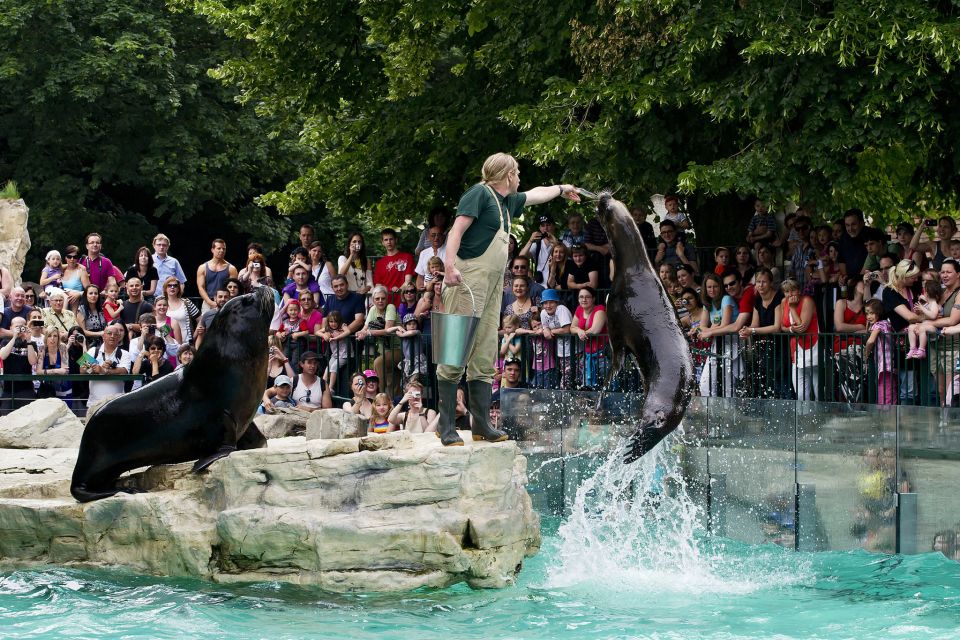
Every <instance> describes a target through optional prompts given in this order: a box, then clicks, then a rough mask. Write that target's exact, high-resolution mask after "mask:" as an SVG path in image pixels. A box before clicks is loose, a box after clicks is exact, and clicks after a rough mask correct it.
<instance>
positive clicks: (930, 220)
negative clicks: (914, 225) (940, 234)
mask: <svg viewBox="0 0 960 640" xmlns="http://www.w3.org/2000/svg"><path fill="white" fill-rule="evenodd" d="M923 226H925V227H935V226H937V221H936V220H934V219H933V218H927V219H926V220H924V221H923Z"/></svg>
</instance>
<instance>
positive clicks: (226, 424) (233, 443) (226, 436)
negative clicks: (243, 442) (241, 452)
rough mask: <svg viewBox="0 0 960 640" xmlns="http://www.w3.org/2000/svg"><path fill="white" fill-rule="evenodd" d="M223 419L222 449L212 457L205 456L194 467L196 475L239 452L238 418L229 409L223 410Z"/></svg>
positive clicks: (211, 455) (212, 454)
mask: <svg viewBox="0 0 960 640" xmlns="http://www.w3.org/2000/svg"><path fill="white" fill-rule="evenodd" d="M221 418H222V419H223V444H221V445H220V448H219V449H217V450H216V451H214V452H213V453H211V454H210V455H208V456H204V457H202V458H200V459H199V460H197V461H196V462H195V463H194V465H193V472H194V473H199V472H201V471H203V470H204V469H206V468H207V467H209V466H210V465H211V464H213V463H214V462H216V461H217V460H219V459H220V458H226V457H227V456H228V455H230V454H231V453H233V452H234V451H236V450H237V437H236V433H237V426H238V422H237V418H236V416H234V415H233V413H232V412H231V411H230V410H229V409H224V410H223V415H222V416H221Z"/></svg>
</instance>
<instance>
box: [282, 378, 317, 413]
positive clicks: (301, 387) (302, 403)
mask: <svg viewBox="0 0 960 640" xmlns="http://www.w3.org/2000/svg"><path fill="white" fill-rule="evenodd" d="M324 386H325V385H324V383H323V378H321V377H320V376H317V379H316V380H314V382H313V384H312V385H308V384H307V383H306V382H305V381H304V380H303V378H302V377H300V376H297V386H296V387H294V388H293V392H292V393H291V394H290V397H291V398H293V400H294V402H296V403H297V406H298V407H310V408H311V409H319V408H320V407H321V406H322V404H321V403H322V402H323V390H324ZM308 398H309V400H308Z"/></svg>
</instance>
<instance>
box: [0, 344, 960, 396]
mask: <svg viewBox="0 0 960 640" xmlns="http://www.w3.org/2000/svg"><path fill="white" fill-rule="evenodd" d="M867 339H868V335H867V334H865V333H856V334H853V333H828V332H823V333H819V334H817V335H815V336H814V335H806V334H804V335H798V334H790V333H777V334H767V335H763V336H760V335H757V336H752V337H749V338H745V339H744V338H740V337H739V336H738V335H736V334H731V335H725V336H716V337H715V338H713V339H712V340H709V341H693V342H692V343H691V345H690V346H691V354H692V357H693V361H694V369H695V377H696V391H697V393H698V395H701V396H708V397H727V398H768V399H778V400H818V401H822V402H846V403H865V404H881V405H894V404H898V405H917V406H958V405H960V336H943V335H937V334H929V335H928V341H929V342H928V349H927V353H926V357H924V358H922V359H910V358H907V357H906V356H907V353H908V351H909V339H908V336H907V335H906V334H900V333H896V334H894V333H891V334H883V335H882V336H881V337H880V339H879V340H878V341H877V343H876V344H875V345H874V346H873V347H872V348H871V349H869V350H868V348H867ZM519 343H520V346H519V349H518V350H517V352H516V354H515V355H514V356H512V357H514V358H515V359H517V360H519V364H520V371H521V382H522V384H523V386H525V387H527V388H533V389H561V390H584V389H586V390H595V389H599V388H600V387H602V386H603V384H604V381H605V379H606V376H607V373H608V371H609V367H610V363H611V358H610V355H611V354H610V345H609V343H608V342H607V338H606V336H603V335H601V336H598V337H595V338H591V339H590V340H588V341H587V342H586V343H585V342H583V341H581V340H580V339H578V338H577V337H576V336H570V335H568V336H561V337H556V338H554V339H551V340H547V339H545V338H543V337H542V336H538V335H530V334H528V335H522V336H519ZM284 351H285V354H286V356H287V357H288V358H289V359H290V361H291V363H297V362H298V361H299V356H300V354H301V353H303V352H305V351H315V352H317V353H319V354H321V355H322V357H323V361H322V363H321V364H322V367H321V375H325V376H327V379H328V380H329V379H330V376H331V373H334V372H335V373H336V375H335V379H334V381H333V384H332V386H331V392H332V393H333V394H334V395H336V396H341V397H344V398H350V397H352V396H353V390H352V389H351V378H352V377H353V375H355V374H357V373H362V372H364V371H368V370H371V371H374V372H376V374H377V377H378V378H379V379H380V390H381V391H384V392H387V393H389V394H390V395H391V396H398V395H400V394H401V393H402V387H403V385H404V383H405V382H406V381H407V380H408V379H409V378H410V377H411V376H416V377H417V378H418V379H419V381H420V382H421V383H423V384H424V385H425V386H426V388H427V389H426V396H427V401H428V404H431V405H433V402H432V400H433V399H434V398H435V397H436V395H435V382H436V370H435V369H436V368H435V365H434V364H433V358H432V345H431V336H430V334H429V333H424V334H421V335H420V336H419V337H414V338H407V339H400V338H396V337H392V336H391V337H376V338H374V337H368V338H366V339H364V340H357V339H355V338H352V337H351V338H348V339H347V341H346V345H345V347H341V348H337V346H336V345H331V344H329V343H326V342H325V341H323V340H321V339H320V338H317V337H308V338H302V339H299V340H288V341H287V343H286V344H285V345H284ZM503 362H504V361H503V359H502V358H498V369H499V370H500V371H502V370H503ZM141 378H142V376H134V375H128V376H90V375H86V376H84V375H80V376H76V375H73V376H59V377H58V376H52V375H37V376H10V375H0V381H8V382H10V381H16V380H21V381H22V380H27V379H29V380H76V381H81V382H85V381H90V380H100V381H104V380H125V381H129V380H135V379H141ZM5 388H8V387H7V385H5ZM610 390H612V391H622V392H628V391H629V392H641V391H642V390H643V381H642V379H641V375H640V371H639V368H638V367H637V366H635V365H634V362H633V359H632V358H627V360H626V362H625V364H624V366H623V367H622V370H621V372H620V373H619V374H618V375H617V376H616V377H615V378H614V379H613V381H612V383H611V388H610ZM4 397H6V398H9V397H10V393H9V391H6V392H5V393H4Z"/></svg>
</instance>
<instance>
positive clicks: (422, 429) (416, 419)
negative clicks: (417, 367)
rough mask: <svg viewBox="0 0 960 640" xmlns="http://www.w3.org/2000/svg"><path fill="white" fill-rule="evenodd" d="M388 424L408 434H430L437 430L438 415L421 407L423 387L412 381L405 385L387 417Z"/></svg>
mask: <svg viewBox="0 0 960 640" xmlns="http://www.w3.org/2000/svg"><path fill="white" fill-rule="evenodd" d="M388 420H390V424H392V425H395V426H397V427H400V429H401V430H402V431H409V432H410V433H432V432H435V431H436V430H437V423H438V422H439V421H440V414H438V413H437V412H436V411H434V410H433V409H427V408H425V407H424V406H423V385H422V384H420V383H419V382H417V381H416V380H412V381H410V382H408V383H407V386H406V389H405V393H404V394H403V398H401V399H400V402H398V403H397V404H396V405H394V407H393V409H391V410H390V415H389V417H388Z"/></svg>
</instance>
